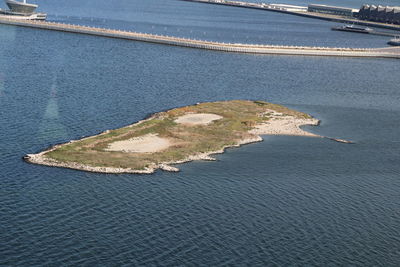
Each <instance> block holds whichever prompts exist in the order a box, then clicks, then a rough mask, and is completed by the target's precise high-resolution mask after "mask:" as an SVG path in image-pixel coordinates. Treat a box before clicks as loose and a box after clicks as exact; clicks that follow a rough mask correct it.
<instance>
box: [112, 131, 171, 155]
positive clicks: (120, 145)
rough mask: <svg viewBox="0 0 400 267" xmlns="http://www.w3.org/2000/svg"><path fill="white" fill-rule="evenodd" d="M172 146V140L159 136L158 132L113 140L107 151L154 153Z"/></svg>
mask: <svg viewBox="0 0 400 267" xmlns="http://www.w3.org/2000/svg"><path fill="white" fill-rule="evenodd" d="M170 146H171V142H170V141H169V140H168V139H166V138H161V137H158V136H157V135H156V134H146V135H143V136H138V137H134V138H131V139H128V140H123V141H116V142H113V143H111V144H110V145H109V146H108V148H107V149H106V151H118V152H129V153H154V152H158V151H161V150H164V149H166V148H168V147H170Z"/></svg>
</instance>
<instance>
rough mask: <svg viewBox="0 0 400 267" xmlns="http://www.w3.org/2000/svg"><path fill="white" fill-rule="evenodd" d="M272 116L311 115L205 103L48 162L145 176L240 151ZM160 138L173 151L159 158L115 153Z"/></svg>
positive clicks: (53, 155)
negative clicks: (153, 169)
mask: <svg viewBox="0 0 400 267" xmlns="http://www.w3.org/2000/svg"><path fill="white" fill-rule="evenodd" d="M271 111H275V112H279V113H282V114H284V115H290V116H295V117H298V118H304V119H308V118H310V116H309V115H307V114H305V113H301V112H297V111H294V110H291V109H288V108H286V107H283V106H280V105H276V104H271V103H267V102H264V101H247V100H234V101H224V102H212V103H201V104H196V105H193V106H186V107H181V108H175V109H172V110H169V111H165V112H160V113H156V114H154V115H152V116H151V117H150V118H148V119H146V120H144V121H141V122H139V123H136V124H133V125H130V126H126V127H123V128H120V129H115V130H108V131H106V132H104V133H102V134H100V135H97V136H92V137H88V138H84V139H82V140H78V141H74V142H70V143H66V144H63V145H59V146H57V147H55V148H54V149H52V150H49V151H48V152H46V153H44V154H43V156H44V157H45V158H47V159H50V160H52V161H56V162H62V163H79V164H83V165H87V166H92V167H110V168H130V169H134V170H143V169H146V168H148V167H149V166H154V165H155V164H156V165H157V164H161V163H165V162H180V161H184V160H185V159H186V158H188V157H189V156H192V155H196V154H199V153H207V152H212V151H218V150H221V149H223V148H225V147H229V146H234V145H236V144H238V143H239V142H240V140H243V139H248V138H251V137H254V134H251V133H249V131H250V130H251V129H253V128H254V126H255V125H257V124H260V123H263V122H266V121H268V120H269V119H270V117H271V116H270V115H271ZM204 113H207V114H215V115H219V116H221V117H222V118H221V119H218V120H214V121H212V122H211V123H208V124H200V125H190V124H182V123H177V122H176V120H177V119H178V118H179V117H181V116H183V115H186V114H204ZM148 134H155V135H157V136H158V137H161V138H165V139H168V140H169V141H170V143H171V146H169V147H168V148H166V149H164V150H162V151H158V152H154V153H137V152H127V151H109V150H108V148H109V146H110V144H112V143H114V142H118V141H123V140H129V139H132V138H135V137H140V136H146V135H148Z"/></svg>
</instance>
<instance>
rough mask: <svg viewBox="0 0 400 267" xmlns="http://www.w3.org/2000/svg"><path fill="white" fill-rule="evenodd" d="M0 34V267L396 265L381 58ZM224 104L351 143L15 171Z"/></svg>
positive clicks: (386, 82)
mask: <svg viewBox="0 0 400 267" xmlns="http://www.w3.org/2000/svg"><path fill="white" fill-rule="evenodd" d="M42 2H43V4H42V9H46V10H48V12H49V14H50V15H51V16H52V18H53V19H55V20H61V21H80V22H85V23H88V24H90V23H93V24H96V25H103V24H104V25H107V26H109V27H112V28H116V27H119V28H129V29H142V31H147V30H149V31H153V32H157V31H160V32H161V33H164V32H166V33H168V34H171V35H172V34H173V33H174V34H175V35H183V36H189V37H193V38H200V37H202V36H204V35H205V36H209V37H210V38H211V39H218V40H227V41H238V40H242V41H245V40H260V42H270V41H271V40H272V41H273V40H275V41H276V42H277V43H282V44H292V43H293V44H298V43H304V44H316V45H321V44H324V43H327V44H329V45H336V44H337V43H338V42H342V41H343V42H347V43H346V44H349V45H351V44H354V45H359V46H384V44H385V42H386V40H385V39H384V38H381V37H379V38H378V37H371V36H364V35H362V36H359V35H357V34H345V33H343V35H342V34H339V33H335V34H336V35H333V33H331V32H330V30H329V28H330V27H331V26H332V25H333V24H332V23H329V22H321V21H314V20H307V19H304V18H297V17H288V16H282V15H277V14H273V13H265V12H264V13H263V12H259V11H252V10H247V9H244V10H237V9H229V8H221V7H215V6H214V7H210V6H207V5H195V4H192V3H186V2H180V1H174V0H165V1H161V0H151V1H150V0H149V1H120V3H119V2H115V1H112V3H111V1H86V2H84V3H80V1H42ZM292 2H294V1H292ZM349 2H350V1H349ZM351 2H352V5H355V6H358V5H359V3H358V1H351ZM78 3H79V4H78ZM133 3H134V4H133ZM336 4H341V2H339V1H337V3H336ZM68 5H71V6H70V7H69V6H68ZM80 5H81V7H80ZM349 5H350V4H349ZM78 7H80V8H78ZM71 10H72V11H71ZM271 21H272V22H273V23H272V22H271ZM164 28H165V29H164ZM178 29H179V31H178ZM204 33H205V34H204ZM306 33H307V34H306ZM246 37H248V38H246ZM341 38H342V39H341ZM0 39H1V41H0V62H1V64H0V105H1V108H0V121H1V126H0V129H1V131H0V140H1V142H0V151H1V153H0V162H1V165H0V221H1V223H0V265H1V266H37V265H40V266H46V265H47V266H62V265H66V266H80V265H86V266H95V265H100V266H122V265H126V266H132V265H156V266H159V265H173V266H175V265H183V266H192V265H196V266H197V265H207V266H218V265H220V266H224V265H235V266H236V265H249V266H265V265H271V266H287V265H306V266H309V265H315V266H325V265H332V266H347V265H358V266H377V265H380V266H398V265H399V264H400V250H399V244H400V230H399V229H400V208H399V207H400V194H399V192H400V164H399V163H400V155H399V150H400V127H399V125H400V92H399V89H400V88H399V84H400V76H399V75H398V73H399V70H400V67H399V66H400V65H399V62H398V61H396V60H382V59H355V58H322V57H291V56H255V55H242V54H229V53H220V52H213V51H202V50H195V49H185V48H179V47H169V46H162V45H155V44H146V43H138V42H130V41H124V40H116V39H104V38H97V37H92V36H84V35H74V34H67V33H60V32H48V31H41V30H34V29H25V28H16V27H10V26H0ZM340 40H342V41H340ZM230 99H261V100H266V101H271V102H275V103H280V104H285V105H287V106H289V107H291V108H295V109H298V110H301V111H304V112H307V113H309V114H311V115H313V116H315V117H317V118H319V119H321V120H322V123H321V125H320V126H318V127H308V128H307V129H308V130H310V131H313V132H315V133H318V134H322V135H326V136H332V137H338V138H344V139H349V140H353V141H355V142H356V144H354V145H345V144H339V143H336V142H332V141H329V140H326V139H315V138H305V137H283V136H282V137H268V136H266V137H265V141H264V142H262V143H257V144H251V145H246V146H243V147H241V148H238V149H228V150H227V151H226V153H225V154H222V155H218V156H217V158H218V161H217V162H192V163H188V164H183V165H180V166H179V167H180V168H181V170H182V171H181V172H179V173H167V172H161V171H160V172H157V173H156V174H154V175H144V176H141V175H104V174H94V173H85V172H80V171H74V170H67V169H59V168H49V167H44V166H37V165H30V164H27V163H25V162H23V161H22V160H21V157H22V156H23V155H24V154H26V153H32V152H37V151H40V150H43V149H45V148H46V147H48V146H49V145H52V144H55V143H59V142H65V141H68V140H71V139H77V138H80V137H82V136H87V135H93V134H96V133H98V132H101V131H103V130H106V129H111V128H118V127H121V126H124V125H127V124H130V123H132V122H135V121H137V120H140V119H142V118H144V117H145V116H147V115H148V114H150V113H153V112H157V111H161V110H165V109H170V108H173V107H177V106H184V105H189V104H194V103H197V102H203V101H219V100H230Z"/></svg>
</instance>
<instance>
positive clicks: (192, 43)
mask: <svg viewBox="0 0 400 267" xmlns="http://www.w3.org/2000/svg"><path fill="white" fill-rule="evenodd" d="M0 24H7V25H14V26H22V27H30V28H37V29H45V30H53V31H62V32H71V33H80V34H88V35H95V36H103V37H109V38H119V39H126V40H134V41H141V42H148V43H157V44H165V45H173V46H182V47H190V48H197V49H207V50H215V51H224V52H235V53H251V54H264V55H268V54H269V55H301V56H337V57H377V58H396V59H400V50H399V49H400V48H397V49H386V48H339V47H307V46H279V45H260V44H239V43H221V42H213V41H202V40H194V39H187V38H182V37H174V36H163V35H157V34H148V33H139V32H129V31H121V30H112V29H104V28H96V27H90V26H81V25H71V24H65V23H57V22H46V21H26V20H25V21H22V20H16V19H2V18H1V17H0Z"/></svg>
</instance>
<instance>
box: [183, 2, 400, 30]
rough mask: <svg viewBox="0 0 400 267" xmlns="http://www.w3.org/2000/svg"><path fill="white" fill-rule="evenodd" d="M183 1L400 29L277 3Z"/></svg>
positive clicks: (394, 27)
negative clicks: (295, 9) (297, 9)
mask: <svg viewBox="0 0 400 267" xmlns="http://www.w3.org/2000/svg"><path fill="white" fill-rule="evenodd" d="M181 1H185V2H195V3H203V4H212V5H222V6H231V7H239V8H250V9H259V10H264V11H270V12H278V13H284V14H289V15H295V16H301V17H307V18H312V19H320V20H327V21H333V22H339V23H348V24H358V25H363V26H368V27H375V28H383V29H388V30H394V31H400V25H394V24H387V23H382V22H374V21H366V20H359V19H356V18H350V17H343V16H338V15H332V14H324V13H315V12H308V11H290V10H286V9H284V8H276V7H273V6H274V5H276V4H262V3H250V2H241V1H230V0H224V1H219V0H181Z"/></svg>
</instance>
